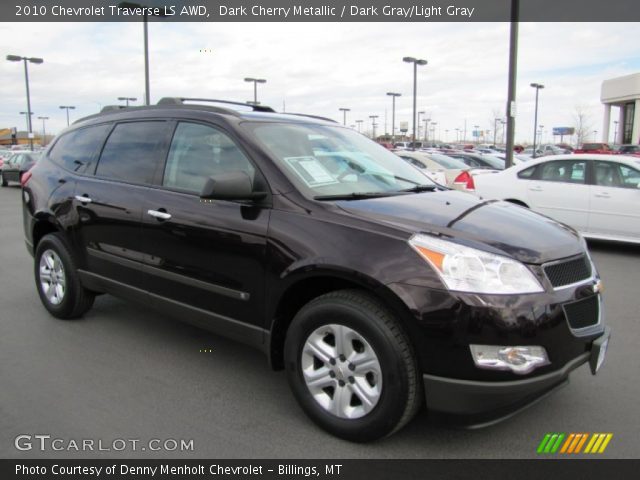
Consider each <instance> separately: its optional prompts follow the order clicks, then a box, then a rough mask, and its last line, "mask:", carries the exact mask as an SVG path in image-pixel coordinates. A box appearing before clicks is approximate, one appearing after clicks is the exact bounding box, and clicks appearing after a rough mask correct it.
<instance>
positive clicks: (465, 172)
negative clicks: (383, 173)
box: [397, 152, 498, 192]
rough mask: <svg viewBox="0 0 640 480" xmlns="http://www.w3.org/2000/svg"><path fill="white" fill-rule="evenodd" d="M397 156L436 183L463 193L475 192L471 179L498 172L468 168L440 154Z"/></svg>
mask: <svg viewBox="0 0 640 480" xmlns="http://www.w3.org/2000/svg"><path fill="white" fill-rule="evenodd" d="M397 155H398V156H399V157H400V158H403V159H404V160H406V161H407V162H409V163H411V164H412V165H414V166H415V167H417V168H420V169H421V170H423V171H426V172H427V174H428V175H429V176H431V177H432V178H433V179H434V180H435V181H437V182H438V183H441V184H442V185H446V186H447V187H449V188H454V189H456V190H461V191H464V192H468V191H473V190H475V186H474V180H473V178H474V177H475V176H476V175H484V174H487V173H495V172H497V171H498V170H493V169H488V168H473V167H469V166H468V165H466V164H465V163H464V162H463V161H462V160H459V159H457V158H453V157H449V156H447V155H443V154H441V153H427V152H397ZM440 176H441V177H442V179H441V180H437V179H438V178H441V177H440Z"/></svg>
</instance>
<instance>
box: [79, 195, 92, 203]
mask: <svg viewBox="0 0 640 480" xmlns="http://www.w3.org/2000/svg"><path fill="white" fill-rule="evenodd" d="M75 199H76V200H78V201H79V202H81V203H91V202H93V200H91V199H90V198H89V197H83V196H82V195H76V196H75Z"/></svg>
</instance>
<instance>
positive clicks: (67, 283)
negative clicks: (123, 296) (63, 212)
mask: <svg viewBox="0 0 640 480" xmlns="http://www.w3.org/2000/svg"><path fill="white" fill-rule="evenodd" d="M34 259H35V261H34V275H35V281H36V289H37V290H38V295H39V296H40V301H42V304H43V305H44V307H45V308H46V309H47V310H48V311H49V313H50V314H51V315H53V316H54V317H57V318H60V319H64V320H67V319H72V318H78V317H81V316H82V315H83V314H84V313H85V312H87V311H88V310H89V309H90V308H91V307H92V306H93V300H94V298H95V295H94V294H93V293H92V292H90V291H89V290H87V289H86V288H84V287H83V286H82V285H81V284H80V278H79V277H78V272H77V269H76V264H75V261H74V260H73V256H72V255H71V252H70V250H69V248H68V247H67V245H66V244H65V242H64V240H63V239H62V236H61V235H59V234H57V233H51V234H48V235H45V236H44V237H43V238H42V239H41V240H40V242H39V243H38V246H37V248H36V252H35V256H34Z"/></svg>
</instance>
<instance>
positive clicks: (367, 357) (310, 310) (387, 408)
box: [285, 290, 422, 442]
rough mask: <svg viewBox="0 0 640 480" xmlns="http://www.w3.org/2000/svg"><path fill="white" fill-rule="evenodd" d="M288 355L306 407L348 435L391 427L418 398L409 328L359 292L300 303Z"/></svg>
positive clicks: (376, 433) (363, 436) (410, 412)
mask: <svg viewBox="0 0 640 480" xmlns="http://www.w3.org/2000/svg"><path fill="white" fill-rule="evenodd" d="M285 363H286V369H287V377H288V380H289V384H290V386H291V389H292V391H293V393H294V395H295V397H296V399H297V400H298V402H299V403H300V405H301V406H302V408H303V409H304V411H305V412H306V413H307V415H309V417H311V419H312V420H313V421H314V422H316V423H317V424H318V425H319V426H321V427H322V428H324V429H325V430H327V431H328V432H330V433H332V434H334V435H336V436H338V437H341V438H344V439H347V440H351V441H357V442H366V441H371V440H375V439H378V438H380V437H384V436H386V435H390V434H392V433H393V432H395V431H397V430H399V429H400V428H402V427H403V426H404V425H405V424H406V423H407V422H408V421H409V420H410V419H411V418H412V417H413V416H414V415H415V413H416V412H417V410H418V408H419V407H420V405H421V401H422V396H421V384H420V381H419V378H418V371H417V368H416V365H415V360H414V356H413V352H412V349H411V345H410V342H409V340H408V338H407V336H406V334H405V333H404V331H403V330H402V328H401V327H400V325H399V324H398V323H397V322H396V320H394V318H393V316H392V314H391V313H390V312H389V311H388V310H387V309H386V308H385V307H384V306H383V305H382V304H381V303H380V302H379V301H378V300H377V299H375V298H373V297H371V296H369V295H367V294H366V293H364V292H360V291H357V290H341V291H337V292H332V293H328V294H326V295H322V296H321V297H318V298H316V299H315V300H313V301H311V302H310V303H308V304H307V305H306V306H304V307H303V308H302V309H301V310H300V311H299V312H298V314H297V315H296V317H295V318H294V320H293V322H292V324H291V326H290V327H289V330H288V332H287V337H286V341H285Z"/></svg>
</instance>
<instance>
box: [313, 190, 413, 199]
mask: <svg viewBox="0 0 640 480" xmlns="http://www.w3.org/2000/svg"><path fill="white" fill-rule="evenodd" d="M402 193H405V192H404V191H395V192H394V191H388V192H353V193H338V194H336V195H316V196H315V197H313V199H314V200H361V199H365V198H380V197H390V196H394V195H399V194H402Z"/></svg>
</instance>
